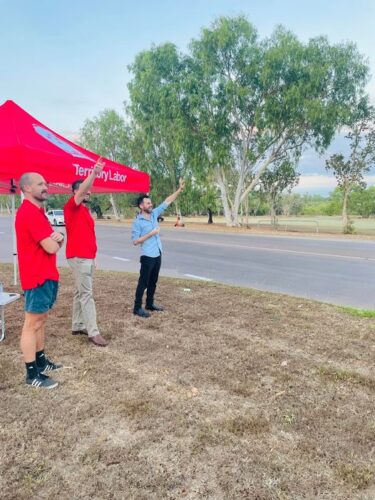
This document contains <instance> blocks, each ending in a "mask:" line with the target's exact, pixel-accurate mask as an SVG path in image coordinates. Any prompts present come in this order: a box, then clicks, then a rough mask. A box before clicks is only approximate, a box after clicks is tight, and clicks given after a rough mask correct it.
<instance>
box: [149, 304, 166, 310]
mask: <svg viewBox="0 0 375 500" xmlns="http://www.w3.org/2000/svg"><path fill="white" fill-rule="evenodd" d="M146 309H148V310H149V311H157V312H162V311H164V307H162V306H158V305H157V304H151V305H150V306H146Z"/></svg>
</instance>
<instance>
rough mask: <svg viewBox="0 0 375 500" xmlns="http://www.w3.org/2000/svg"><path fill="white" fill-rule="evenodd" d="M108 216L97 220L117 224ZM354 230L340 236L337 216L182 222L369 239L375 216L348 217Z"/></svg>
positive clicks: (215, 228)
mask: <svg viewBox="0 0 375 500" xmlns="http://www.w3.org/2000/svg"><path fill="white" fill-rule="evenodd" d="M106 217H109V219H107V218H106V219H104V220H101V221H98V223H100V224H113V223H115V224H116V223H117V222H116V221H115V220H114V218H113V216H112V215H109V216H106ZM352 220H353V223H354V228H355V232H354V234H352V235H343V233H342V222H341V217H328V216H327V217H326V216H317V217H303V216H301V217H282V216H281V217H278V225H277V227H276V228H275V227H274V226H272V225H271V219H270V218H269V217H268V216H265V217H249V226H248V227H247V226H246V219H243V220H242V219H241V218H240V219H239V221H240V223H241V224H242V226H240V227H235V228H234V227H227V226H226V224H225V219H224V217H217V216H214V224H207V216H194V217H184V218H183V221H184V223H185V225H186V227H187V228H190V229H194V230H195V229H196V230H204V231H226V232H228V231H233V232H246V233H248V232H249V231H251V232H252V233H257V232H259V233H270V234H293V233H299V234H307V235H314V236H315V235H325V236H326V235H330V234H331V235H335V236H337V235H341V236H342V237H345V238H361V237H366V236H367V238H372V237H373V236H375V219H374V218H370V219H361V218H354V217H353V218H352ZM131 222H132V219H125V220H121V222H120V224H126V225H131ZM175 222H176V217H175V216H166V217H165V220H164V222H163V223H162V225H166V226H174V224H175Z"/></svg>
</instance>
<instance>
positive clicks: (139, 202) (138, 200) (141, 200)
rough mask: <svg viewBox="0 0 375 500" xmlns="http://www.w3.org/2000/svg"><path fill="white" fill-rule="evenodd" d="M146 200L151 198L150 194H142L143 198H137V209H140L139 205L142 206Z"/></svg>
mask: <svg viewBox="0 0 375 500" xmlns="http://www.w3.org/2000/svg"><path fill="white" fill-rule="evenodd" d="M145 198H150V196H149V195H148V194H141V196H138V198H137V207H139V205H141V204H142V203H143V200H144V199H145Z"/></svg>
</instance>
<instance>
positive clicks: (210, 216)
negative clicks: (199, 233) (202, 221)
mask: <svg viewBox="0 0 375 500" xmlns="http://www.w3.org/2000/svg"><path fill="white" fill-rule="evenodd" d="M207 212H208V222H207V224H213V223H214V221H213V219H212V210H211V209H210V208H208V209H207Z"/></svg>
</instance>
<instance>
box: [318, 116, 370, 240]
mask: <svg viewBox="0 0 375 500" xmlns="http://www.w3.org/2000/svg"><path fill="white" fill-rule="evenodd" d="M363 114H364V116H360V117H359V118H358V119H357V120H356V121H355V122H354V123H353V124H352V125H351V128H350V129H349V132H348V134H347V135H346V138H347V139H348V140H349V141H350V153H349V155H348V157H347V158H345V156H344V155H343V154H342V153H338V154H334V155H332V156H331V157H330V158H329V159H328V160H327V161H326V169H327V170H329V171H332V172H333V174H334V176H335V177H336V181H337V186H338V188H339V189H340V190H341V192H342V224H343V232H344V233H349V232H352V231H353V227H352V224H351V222H350V220H349V217H348V203H349V196H350V193H351V192H352V191H353V190H354V189H355V188H358V187H360V188H365V187H366V182H365V180H364V174H365V173H367V172H369V170H370V168H371V167H372V166H374V165H375V122H374V118H375V113H374V110H373V109H372V108H370V109H369V111H368V110H367V109H366V110H365V113H363Z"/></svg>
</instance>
